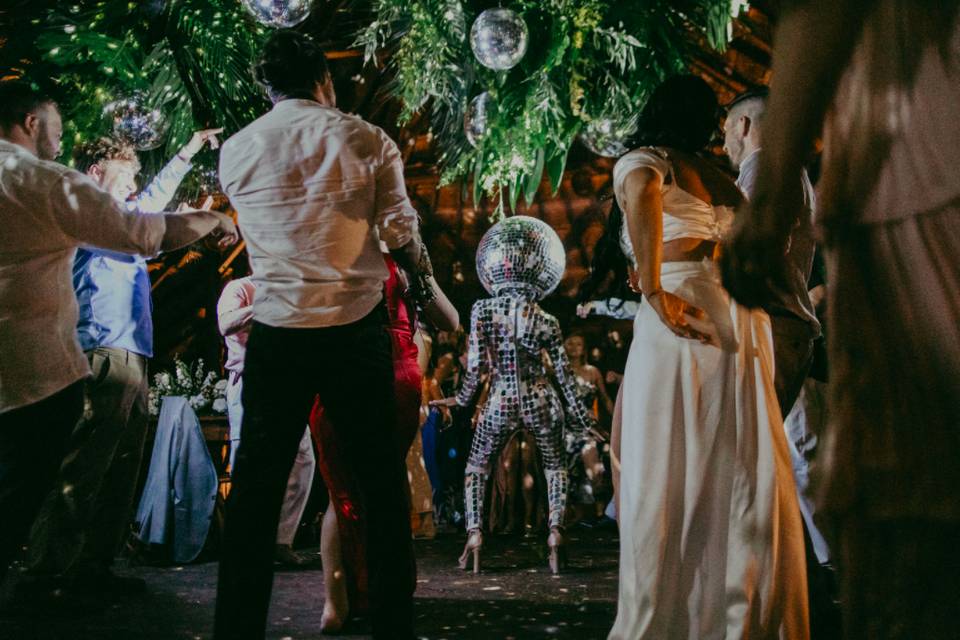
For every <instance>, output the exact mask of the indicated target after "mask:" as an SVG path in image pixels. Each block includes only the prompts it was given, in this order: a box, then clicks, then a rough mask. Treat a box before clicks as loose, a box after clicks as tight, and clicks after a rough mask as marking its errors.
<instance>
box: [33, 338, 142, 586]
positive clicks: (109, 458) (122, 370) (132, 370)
mask: <svg viewBox="0 0 960 640" xmlns="http://www.w3.org/2000/svg"><path fill="white" fill-rule="evenodd" d="M87 358H88V359H89V361H90V368H91V369H92V370H93V378H92V379H91V380H90V381H88V383H87V385H86V403H85V407H84V415H83V419H82V420H80V422H79V423H78V424H77V426H76V428H75V429H74V431H73V434H72V435H71V437H70V441H69V443H68V445H67V449H66V455H65V457H64V459H63V464H62V465H61V467H60V475H59V478H58V480H57V484H56V486H55V488H54V490H53V491H52V492H50V494H48V496H47V498H46V500H45V501H44V504H43V507H42V508H41V511H40V515H39V516H38V517H37V520H36V522H35V523H34V526H33V530H32V532H31V535H30V542H29V546H30V551H29V566H30V568H31V570H32V571H34V572H38V573H50V574H64V573H72V572H76V571H84V570H90V569H103V568H106V567H109V565H110V563H111V562H112V560H113V556H114V554H115V553H116V551H117V549H118V548H119V546H120V544H121V542H122V541H123V538H124V536H125V535H126V533H127V532H128V530H129V524H130V517H131V512H132V509H133V500H134V497H135V496H134V492H135V491H136V486H137V478H138V476H139V472H140V463H141V460H142V457H143V445H144V440H145V438H146V433H147V424H148V420H149V414H148V410H147V393H148V390H147V361H146V358H144V357H143V356H141V355H138V354H135V353H131V352H129V351H126V350H125V349H117V348H112V347H99V348H97V349H93V350H91V351H88V352H87Z"/></svg>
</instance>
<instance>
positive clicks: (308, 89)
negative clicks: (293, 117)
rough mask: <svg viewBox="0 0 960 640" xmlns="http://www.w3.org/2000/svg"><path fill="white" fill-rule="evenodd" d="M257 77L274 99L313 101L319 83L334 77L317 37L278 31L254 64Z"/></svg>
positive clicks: (254, 73) (265, 45) (271, 37)
mask: <svg viewBox="0 0 960 640" xmlns="http://www.w3.org/2000/svg"><path fill="white" fill-rule="evenodd" d="M253 77H254V79H255V80H256V81H257V83H259V84H260V85H261V86H263V88H264V89H266V91H267V94H269V96H270V97H271V98H272V99H274V100H276V99H278V98H306V99H311V98H313V94H314V90H315V89H316V86H317V83H318V82H320V83H323V82H326V80H327V78H329V77H330V68H329V67H328V66H327V58H326V55H325V54H324V51H323V48H322V47H320V45H318V44H317V43H316V42H314V40H313V38H311V37H310V36H306V35H304V34H302V33H297V32H295V31H278V32H276V33H274V34H273V35H272V36H270V38H269V39H268V40H267V42H266V43H265V44H264V45H263V51H261V52H260V57H259V58H258V59H257V61H256V62H255V63H254V65H253Z"/></svg>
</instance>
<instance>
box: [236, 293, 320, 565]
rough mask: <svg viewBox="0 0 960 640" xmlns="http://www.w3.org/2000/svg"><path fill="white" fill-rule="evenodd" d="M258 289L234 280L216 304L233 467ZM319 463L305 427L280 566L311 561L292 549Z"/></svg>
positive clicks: (290, 482) (284, 517)
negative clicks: (224, 352)
mask: <svg viewBox="0 0 960 640" xmlns="http://www.w3.org/2000/svg"><path fill="white" fill-rule="evenodd" d="M255 293H256V287H254V286H253V282H252V280H251V279H250V277H249V276H248V277H246V278H237V279H236V280H231V281H230V282H228V283H227V284H226V286H225V287H224V288H223V291H222V292H221V293H220V299H219V300H218V301H217V325H218V327H219V329H220V334H221V335H222V336H223V341H224V343H225V344H226V347H227V361H226V362H225V363H224V365H223V368H224V369H226V370H227V419H228V420H229V422H230V468H231V469H233V467H234V464H235V462H236V456H237V449H238V448H239V447H240V425H241V423H242V422H243V403H242V402H241V394H242V393H243V359H244V356H245V355H246V353H247V338H248V337H249V336H250V325H251V324H252V323H253V300H254V294H255ZM316 468H317V461H316V458H315V457H314V455H313V438H311V437H310V428H309V427H307V426H306V425H304V428H303V437H302V438H301V439H300V448H299V449H298V450H297V457H296V458H295V459H294V461H293V468H292V469H290V477H289V478H288V479H287V491H286V493H285V494H284V496H283V509H282V510H281V511H280V524H279V526H278V527H277V553H276V561H277V562H278V563H280V565H281V566H286V567H303V566H306V565H308V564H309V563H310V560H308V559H306V558H302V557H300V556H299V555H297V553H296V552H295V551H294V550H293V541H294V539H295V538H296V537H297V529H298V528H299V526H300V518H302V517H303V512H304V510H305V509H306V507H307V500H308V499H309V498H310V488H311V486H312V484H313V474H314V471H315V470H316Z"/></svg>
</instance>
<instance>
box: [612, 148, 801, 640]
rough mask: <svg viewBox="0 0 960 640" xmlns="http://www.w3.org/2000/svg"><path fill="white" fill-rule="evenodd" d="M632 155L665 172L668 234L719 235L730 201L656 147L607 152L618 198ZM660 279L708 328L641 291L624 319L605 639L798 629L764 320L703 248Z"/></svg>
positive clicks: (698, 639) (797, 584)
mask: <svg viewBox="0 0 960 640" xmlns="http://www.w3.org/2000/svg"><path fill="white" fill-rule="evenodd" d="M638 167H648V168H651V169H653V170H654V171H656V172H657V173H659V174H660V176H661V177H662V178H663V183H664V186H663V207H664V220H663V241H664V242H667V241H670V240H673V239H676V238H702V239H707V240H714V241H718V240H720V238H721V236H722V234H723V232H724V231H725V230H726V228H727V227H729V224H730V222H731V221H732V217H733V214H732V211H730V209H729V208H726V207H713V206H711V205H709V204H707V203H705V202H703V201H702V200H699V199H698V198H696V197H694V196H693V195H691V194H689V193H687V192H685V191H683V190H682V189H681V188H680V187H679V186H677V185H676V181H675V180H674V179H673V169H672V163H671V162H670V160H669V159H668V157H667V154H666V152H665V151H663V150H660V149H655V148H647V149H637V150H635V151H632V152H631V153H629V154H627V155H625V156H624V157H623V158H621V160H620V161H619V162H618V163H617V165H616V167H615V168H614V188H615V193H616V196H617V198H618V200H619V201H620V203H621V207H623V182H624V177H625V176H626V175H627V174H628V173H630V171H632V170H634V169H636V168H638ZM624 210H626V208H625V207H624ZM661 284H662V287H663V288H664V289H665V290H667V291H670V292H672V293H675V294H676V295H679V296H681V297H682V298H684V299H685V300H687V301H688V302H690V303H691V304H693V305H695V306H697V307H699V308H701V309H703V310H704V311H706V313H707V314H708V316H709V318H710V320H711V321H712V323H713V325H714V331H713V332H712V333H713V335H714V337H715V340H714V342H713V343H711V344H703V343H700V342H698V341H694V340H689V339H685V338H680V337H678V336H677V335H675V334H674V333H672V332H671V331H670V330H669V329H668V328H667V327H666V325H664V324H663V322H662V321H661V320H660V318H659V317H658V316H657V314H656V312H655V311H654V310H653V309H652V308H651V307H650V306H649V305H648V304H643V305H641V307H640V310H639V312H638V313H637V317H636V319H635V320H634V335H633V342H632V344H631V346H630V355H629V359H628V361H627V367H626V373H625V377H624V382H623V389H624V394H623V430H622V442H621V452H620V456H621V465H622V469H621V479H620V509H621V512H620V590H619V598H618V604H617V618H616V622H615V623H614V626H613V629H612V631H611V632H610V636H609V640H646V639H651V640H720V639H727V640H740V639H744V638H749V639H750V640H757V639H766V638H784V639H789V640H807V639H808V638H809V631H808V623H807V585H806V569H805V561H804V547H803V530H802V527H801V521H800V511H799V508H798V505H797V496H796V490H795V487H794V479H793V473H792V468H791V464H790V456H789V454H788V449H787V442H786V438H785V436H784V432H783V422H782V418H781V416H780V410H779V407H778V404H777V399H776V394H775V391H774V386H773V373H774V370H773V341H772V337H771V330H770V320H769V318H768V317H767V315H766V314H765V313H764V312H762V311H759V310H756V311H751V310H748V309H746V308H744V307H741V306H739V305H737V304H736V303H735V302H733V301H732V300H731V299H730V297H729V296H728V294H727V292H726V291H725V290H724V289H723V287H722V286H721V283H720V275H719V272H718V269H717V267H716V264H715V263H714V262H712V261H709V260H704V261H702V262H668V263H664V264H663V265H662V268H661Z"/></svg>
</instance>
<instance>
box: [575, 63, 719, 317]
mask: <svg viewBox="0 0 960 640" xmlns="http://www.w3.org/2000/svg"><path fill="white" fill-rule="evenodd" d="M719 123H720V105H719V103H718V102H717V94H716V93H715V92H714V91H713V89H711V88H710V85H708V84H707V83H706V82H705V81H704V80H702V79H701V78H699V77H697V76H690V75H683V76H673V77H672V78H668V79H667V80H665V81H664V82H663V83H662V84H661V85H660V86H659V87H657V88H656V89H654V91H653V94H652V95H651V96H650V99H649V100H647V104H646V106H644V108H643V111H642V112H641V114H640V119H639V123H638V128H637V133H636V134H634V136H633V138H631V139H630V140H629V141H628V142H627V148H629V149H636V148H637V147H671V148H673V149H679V150H681V151H687V152H690V153H696V152H698V151H702V150H703V149H705V148H706V147H707V145H708V144H709V143H710V140H711V139H712V138H713V134H714V133H715V132H716V131H717V127H718V125H719ZM624 224H625V221H624V216H623V210H622V209H620V204H619V203H618V202H617V199H616V197H614V199H613V205H612V206H611V207H610V215H609V216H607V229H606V232H605V233H604V234H603V237H601V238H600V240H599V241H598V242H597V246H596V248H595V249H594V254H593V264H592V265H591V270H590V276H589V277H588V278H587V279H586V281H584V283H583V285H582V286H581V288H580V297H581V299H583V300H589V299H590V298H591V297H592V296H594V295H595V294H596V292H597V290H598V289H600V287H601V286H602V285H603V283H604V282H605V281H606V279H607V276H608V274H610V273H611V272H613V277H614V287H615V289H614V292H615V293H614V295H615V296H616V297H618V298H621V299H629V298H630V297H631V296H630V289H629V287H628V286H627V266H628V263H627V259H626V257H625V256H624V255H623V251H622V249H621V248H620V229H621V227H622V226H623V225H624Z"/></svg>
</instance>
